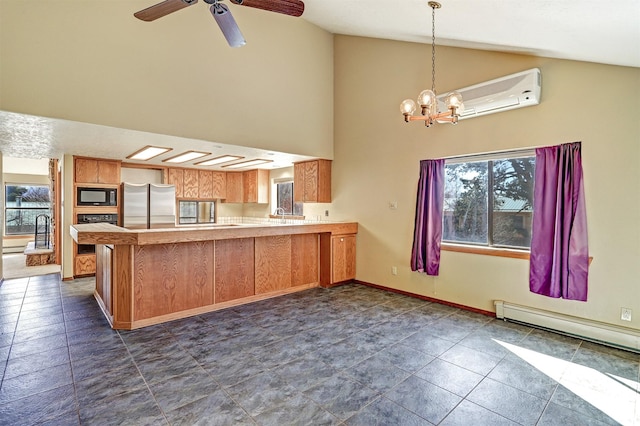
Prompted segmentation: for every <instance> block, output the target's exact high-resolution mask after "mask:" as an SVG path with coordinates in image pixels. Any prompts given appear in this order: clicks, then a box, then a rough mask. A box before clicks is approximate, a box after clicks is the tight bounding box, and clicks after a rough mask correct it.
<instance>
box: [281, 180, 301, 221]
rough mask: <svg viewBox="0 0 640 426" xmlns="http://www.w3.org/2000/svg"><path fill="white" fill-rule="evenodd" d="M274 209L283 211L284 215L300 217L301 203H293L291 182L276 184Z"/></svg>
mask: <svg viewBox="0 0 640 426" xmlns="http://www.w3.org/2000/svg"><path fill="white" fill-rule="evenodd" d="M276 194H277V197H276V198H277V199H276V201H277V203H278V205H277V206H276V208H282V209H284V214H288V215H291V214H293V215H296V216H302V203H294V202H293V182H281V183H277V184H276Z"/></svg>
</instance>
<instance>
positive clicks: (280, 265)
mask: <svg viewBox="0 0 640 426" xmlns="http://www.w3.org/2000/svg"><path fill="white" fill-rule="evenodd" d="M255 264H256V269H255V272H256V278H255V285H256V294H263V293H271V292H273V291H277V290H284V289H287V288H289V287H291V272H292V271H291V235H277V236H270V237H261V238H256V239H255Z"/></svg>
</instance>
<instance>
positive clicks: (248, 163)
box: [222, 160, 273, 169]
mask: <svg viewBox="0 0 640 426" xmlns="http://www.w3.org/2000/svg"><path fill="white" fill-rule="evenodd" d="M264 163H273V161H272V160H249V161H243V162H241V163H235V164H228V165H226V166H222V167H227V168H229V169H241V168H243V167H251V166H257V165H258V164H264Z"/></svg>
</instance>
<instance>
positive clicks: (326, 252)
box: [320, 234, 356, 287]
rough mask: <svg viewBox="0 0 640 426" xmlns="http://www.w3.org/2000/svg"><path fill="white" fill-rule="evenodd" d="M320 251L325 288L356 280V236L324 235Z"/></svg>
mask: <svg viewBox="0 0 640 426" xmlns="http://www.w3.org/2000/svg"><path fill="white" fill-rule="evenodd" d="M320 250H321V255H320V257H321V259H322V265H321V271H320V284H321V285H322V286H323V287H330V286H332V285H334V284H337V283H341V282H343V281H349V280H353V279H355V278H356V234H346V235H330V234H322V235H321V236H320Z"/></svg>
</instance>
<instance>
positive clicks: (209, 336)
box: [0, 275, 640, 426]
mask: <svg viewBox="0 0 640 426" xmlns="http://www.w3.org/2000/svg"><path fill="white" fill-rule="evenodd" d="M92 287H93V280H92V279H82V280H75V281H70V282H63V283H61V282H60V280H59V278H58V276H57V275H47V276H39V277H32V278H26V279H15V280H7V281H5V282H4V283H3V284H2V285H1V286H0V333H1V334H0V372H1V374H2V375H1V376H0V377H1V378H2V383H1V386H0V424H2V425H22V424H29V425H30V424H50V425H77V424H83V425H111V424H126V425H147V424H148V425H161V424H176V425H196V424H198V425H243V424H247V425H255V424H259V425H303V424H309V425H320V424H346V425H375V424H384V425H430V424H437V425H517V424H521V425H563V426H564V425H599V424H629V425H631V424H640V421H639V419H640V415H639V412H640V404H639V403H638V400H639V398H638V371H639V361H640V358H639V356H638V355H636V354H633V353H630V352H625V351H619V350H615V349H610V348H607V347H604V346H600V345H596V344H593V343H588V342H584V341H581V340H577V339H573V338H568V337H564V336H560V335H556V334H553V333H548V332H544V331H539V330H536V329H532V328H529V327H525V326H522V325H516V324H511V323H506V322H503V321H499V320H496V319H491V318H489V317H486V316H482V315H478V314H474V313H470V312H466V311H462V310H459V309H454V308H451V307H447V306H443V305H439V304H435V303H429V302H425V301H421V300H417V299H413V298H408V297H405V296H401V295H397V294H394V293H390V292H385V291H380V290H376V289H372V288H368V287H364V286H360V285H355V284H350V285H344V286H341V287H337V288H334V289H330V290H325V289H312V290H307V291H304V292H300V293H296V294H292V295H288V296H283V297H279V298H275V299H271V300H267V301H262V302H257V303H253V304H250V305H244V306H239V307H235V308H230V309H226V310H223V311H218V312H214V313H210V314H206V315H201V316H198V317H193V318H189V319H184V320H179V321H174V322H172V323H169V324H165V325H158V326H153V327H148V328H145V329H141V330H136V331H121V332H118V331H113V330H111V329H110V328H109V327H108V325H107V323H106V321H105V320H104V319H103V317H102V315H101V313H100V311H99V309H98V307H97V304H96V302H95V300H94V299H93V297H92Z"/></svg>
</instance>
